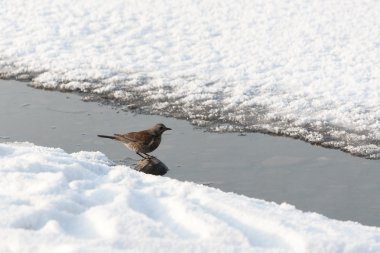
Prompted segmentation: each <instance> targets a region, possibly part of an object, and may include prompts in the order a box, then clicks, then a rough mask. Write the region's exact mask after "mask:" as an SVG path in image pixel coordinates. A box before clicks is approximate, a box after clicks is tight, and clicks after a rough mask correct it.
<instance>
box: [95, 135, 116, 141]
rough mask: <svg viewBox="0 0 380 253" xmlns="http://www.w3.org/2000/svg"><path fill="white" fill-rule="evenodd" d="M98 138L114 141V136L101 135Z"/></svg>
mask: <svg viewBox="0 0 380 253" xmlns="http://www.w3.org/2000/svg"><path fill="white" fill-rule="evenodd" d="M98 137H101V138H108V139H112V140H114V139H116V137H115V136H109V135H101V134H99V135H98Z"/></svg>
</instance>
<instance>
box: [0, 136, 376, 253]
mask: <svg viewBox="0 0 380 253" xmlns="http://www.w3.org/2000/svg"><path fill="white" fill-rule="evenodd" d="M0 164H1V166H0V252H2V253H9V252H17V253H21V252H34V253H40V252H41V253H42V252H49V253H50V252H65V253H72V252H78V253H79V252H80V253H83V252H108V253H112V252H292V253H294V252H305V253H306V252H307V253H313V252H324V253H326V252H327V253H328V252H360V253H366V252H380V229H379V228H376V227H367V226H363V225H360V224H358V223H354V222H349V221H346V222H343V221H337V220H332V219H328V218H326V217H324V216H321V215H319V214H316V213H303V212H301V211H299V210H297V209H295V208H294V207H293V206H291V205H288V204H286V203H283V204H281V205H278V204H275V203H269V202H265V201H262V200H257V199H252V198H247V197H245V196H241V195H237V194H233V193H225V192H222V191H220V190H217V189H214V188H210V187H207V186H203V185H197V184H194V183H191V182H180V181H177V180H174V179H170V178H165V177H160V176H153V175H147V174H144V173H141V172H137V171H134V170H132V169H130V168H129V167H126V166H121V165H117V166H116V165H113V164H112V162H111V161H109V160H108V159H107V158H106V157H105V156H104V155H103V154H102V153H100V152H85V151H81V152H78V153H73V154H67V153H65V152H64V151H63V150H62V149H58V148H46V147H40V146H35V145H33V144H30V143H6V144H0Z"/></svg>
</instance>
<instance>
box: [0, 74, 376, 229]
mask: <svg viewBox="0 0 380 253" xmlns="http://www.w3.org/2000/svg"><path fill="white" fill-rule="evenodd" d="M0 83H1V86H0V87H1V89H0V108H1V111H0V117H1V119H2V120H1V124H0V136H3V137H5V138H6V139H1V140H0V141H1V142H8V141H10V142H13V141H30V142H33V143H35V144H37V145H43V146H49V147H61V148H63V149H64V150H65V151H66V152H70V153H71V152H77V151H81V150H86V151H101V152H103V153H105V154H106V155H107V156H108V157H109V158H110V159H112V160H114V161H115V162H120V161H122V160H124V163H125V161H126V163H128V164H132V163H133V162H134V160H135V159H136V160H137V159H139V157H138V156H137V155H135V154H133V153H132V152H131V151H129V150H127V149H126V148H125V147H124V146H123V145H121V144H119V143H116V142H114V141H112V140H104V139H101V138H98V137H96V135H97V134H113V133H124V132H129V131H135V130H139V129H144V128H146V127H149V126H151V125H153V124H155V123H157V122H163V123H165V125H167V126H169V127H171V128H173V129H174V130H173V131H169V132H166V133H165V134H164V136H163V141H162V143H161V146H160V147H159V148H158V149H157V150H156V151H154V153H153V154H154V155H156V156H157V157H158V158H159V159H160V160H161V161H162V162H164V163H165V164H166V165H167V166H168V167H169V169H170V170H169V172H168V173H167V174H166V176H168V177H171V178H176V179H180V180H187V181H194V182H196V183H202V184H209V185H211V186H214V187H217V188H220V189H222V190H223V191H233V192H235V193H239V194H244V195H247V196H250V197H255V198H260V199H265V200H267V201H276V202H277V203H282V202H287V203H290V204H293V205H295V206H296V207H297V208H298V209H301V210H304V211H315V212H318V213H322V214H324V215H326V216H328V217H330V218H336V219H339V220H353V221H359V222H361V223H362V224H367V225H376V226H380V215H379V213H380V207H379V205H378V196H379V194H380V185H379V184H378V178H379V177H380V170H379V168H380V161H378V160H366V159H362V158H358V157H353V156H350V155H348V154H345V153H342V152H340V151H337V150H331V149H325V148H321V147H317V146H312V145H310V144H307V143H304V142H301V141H298V140H293V139H289V138H284V137H273V136H269V135H263V134H247V135H246V136H239V135H238V134H236V133H224V134H216V133H205V132H203V131H202V130H194V129H193V127H192V126H191V125H190V124H189V123H188V122H186V121H179V120H175V119H172V118H164V117H158V116H148V115H133V114H131V113H128V112H124V111H122V110H120V108H116V109H112V108H111V107H110V106H101V105H99V104H97V103H84V102H82V101H80V97H79V96H77V95H75V94H71V93H59V92H50V91H41V90H36V89H32V88H29V87H27V86H26V84H25V83H20V82H16V81H1V82H0ZM26 105H27V106H26Z"/></svg>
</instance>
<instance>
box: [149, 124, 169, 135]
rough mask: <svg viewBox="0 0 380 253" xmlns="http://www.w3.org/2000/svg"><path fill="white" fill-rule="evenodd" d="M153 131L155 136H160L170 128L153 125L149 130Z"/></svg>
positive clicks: (162, 125)
mask: <svg viewBox="0 0 380 253" xmlns="http://www.w3.org/2000/svg"><path fill="white" fill-rule="evenodd" d="M151 129H152V130H153V132H154V133H155V134H156V135H161V134H162V133H163V132H165V131H167V130H172V129H171V128H169V127H166V126H165V125H164V124H162V123H159V124H156V125H154V127H152V128H151Z"/></svg>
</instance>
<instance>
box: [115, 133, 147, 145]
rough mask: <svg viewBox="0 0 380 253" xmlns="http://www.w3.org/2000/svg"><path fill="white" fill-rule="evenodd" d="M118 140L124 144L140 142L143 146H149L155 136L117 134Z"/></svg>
mask: <svg viewBox="0 0 380 253" xmlns="http://www.w3.org/2000/svg"><path fill="white" fill-rule="evenodd" d="M115 136H116V139H117V140H119V141H123V142H138V143H141V144H143V145H148V144H149V143H150V142H151V141H152V138H153V136H152V135H151V134H149V133H148V132H144V131H141V132H131V133H127V134H115Z"/></svg>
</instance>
